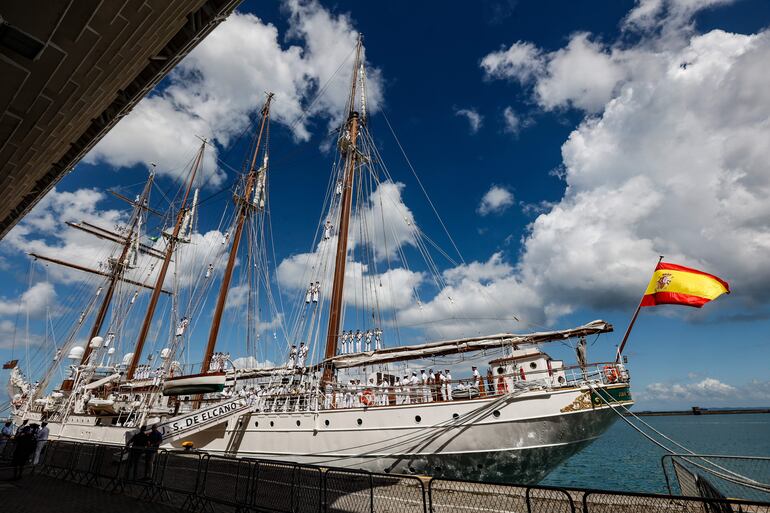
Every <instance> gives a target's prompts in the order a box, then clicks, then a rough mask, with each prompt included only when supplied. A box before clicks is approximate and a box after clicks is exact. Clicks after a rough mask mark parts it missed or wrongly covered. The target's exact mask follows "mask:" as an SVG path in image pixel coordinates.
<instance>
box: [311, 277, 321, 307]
mask: <svg viewBox="0 0 770 513" xmlns="http://www.w3.org/2000/svg"><path fill="white" fill-rule="evenodd" d="M320 294H321V282H320V281H317V282H315V286H314V287H313V303H318V297H319V295H320Z"/></svg>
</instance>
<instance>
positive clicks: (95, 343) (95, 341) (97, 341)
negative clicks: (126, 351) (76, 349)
mask: <svg viewBox="0 0 770 513" xmlns="http://www.w3.org/2000/svg"><path fill="white" fill-rule="evenodd" d="M103 344H104V339H103V338H102V337H94V338H92V339H91V348H92V349H97V348H99V347H102V345H103Z"/></svg>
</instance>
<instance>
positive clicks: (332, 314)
mask: <svg viewBox="0 0 770 513" xmlns="http://www.w3.org/2000/svg"><path fill="white" fill-rule="evenodd" d="M362 43H363V38H362V37H361V35H359V36H358V42H357V44H356V59H355V63H354V64H353V79H352V81H351V84H350V98H349V100H348V120H347V123H346V124H347V127H346V133H344V134H343V136H342V137H343V138H345V137H349V140H348V141H347V142H346V143H345V145H344V146H343V147H344V148H345V150H346V156H345V174H344V177H343V181H342V200H341V209H340V220H339V230H338V234H337V254H336V257H335V261H334V279H333V281H332V295H331V301H330V305H329V325H328V328H327V330H326V352H325V355H324V359H325V360H327V361H328V360H329V359H330V358H332V357H334V355H335V354H336V352H337V339H338V337H339V331H340V323H341V321H342V294H343V290H344V286H345V264H346V262H347V253H348V227H349V225H350V211H351V208H352V203H353V183H354V178H355V170H356V163H357V161H358V152H357V147H356V141H357V138H358V125H359V118H358V112H356V111H355V110H354V109H355V99H356V82H357V81H358V68H359V66H360V62H361V47H362ZM332 373H333V369H332V367H331V365H328V364H327V365H326V366H325V367H324V372H323V377H322V382H323V383H329V382H330V381H331V380H332Z"/></svg>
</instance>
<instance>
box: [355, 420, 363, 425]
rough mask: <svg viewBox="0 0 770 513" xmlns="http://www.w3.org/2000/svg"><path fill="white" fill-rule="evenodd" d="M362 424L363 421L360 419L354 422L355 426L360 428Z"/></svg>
mask: <svg viewBox="0 0 770 513" xmlns="http://www.w3.org/2000/svg"><path fill="white" fill-rule="evenodd" d="M363 423H364V421H363V420H361V419H358V420H357V421H356V424H358V425H359V426H360V425H361V424H363Z"/></svg>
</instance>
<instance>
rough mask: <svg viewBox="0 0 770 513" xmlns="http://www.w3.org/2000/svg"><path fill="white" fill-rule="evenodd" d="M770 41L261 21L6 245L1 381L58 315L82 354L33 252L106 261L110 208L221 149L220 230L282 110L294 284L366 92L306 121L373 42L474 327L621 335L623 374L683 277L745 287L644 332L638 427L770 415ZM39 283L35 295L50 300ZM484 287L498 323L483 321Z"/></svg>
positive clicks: (476, 14)
mask: <svg viewBox="0 0 770 513" xmlns="http://www.w3.org/2000/svg"><path fill="white" fill-rule="evenodd" d="M768 23H770V4H768V3H767V2H764V1H760V0H742V1H730V0H699V1H695V2H691V1H684V0H663V1H652V0H640V1H638V2H637V1H599V0H597V1H594V2H588V3H582V2H564V1H549V2H527V1H515V0H509V1H501V2H491V1H490V2H478V3H473V4H468V3H466V2H462V3H461V2H442V3H441V8H437V4H432V3H419V2H410V3H406V2H383V3H374V4H367V5H364V4H362V3H360V2H336V3H326V2H321V3H316V2H298V1H287V2H282V3H279V2H271V3H264V2H249V1H247V2H244V3H243V4H242V5H241V6H240V7H239V9H238V14H236V15H234V16H233V17H231V19H230V20H228V21H227V22H225V23H223V24H222V25H221V26H220V27H219V28H218V29H217V30H216V31H215V32H214V33H213V34H212V35H211V37H210V38H209V39H208V40H207V41H205V42H204V43H202V45H201V47H199V48H198V49H196V50H195V52H193V54H192V55H191V56H190V57H189V58H187V59H186V60H185V61H184V62H183V63H182V65H181V68H179V69H178V70H177V71H175V73H174V74H173V75H172V76H171V77H169V78H167V79H166V80H164V82H163V83H162V84H161V85H160V86H159V88H158V90H156V91H155V92H154V93H153V95H152V96H151V97H150V98H149V99H148V100H145V101H143V102H142V103H141V104H140V106H138V107H137V108H136V109H135V111H134V112H133V113H132V114H131V115H130V116H128V117H127V118H126V120H124V121H123V122H121V123H120V124H119V125H118V126H117V127H116V128H115V130H113V132H111V133H110V134H109V135H108V136H107V137H106V138H105V139H104V141H102V143H100V144H99V146H97V147H96V148H95V149H94V150H93V152H92V153H91V154H90V155H89V156H88V157H87V158H86V160H85V161H84V162H83V163H81V164H79V165H78V166H77V167H76V169H75V171H74V172H73V173H71V174H69V175H67V176H66V177H65V178H64V179H62V181H61V182H60V183H59V184H58V185H57V188H56V190H55V191H54V192H52V193H51V195H50V197H49V198H47V200H45V201H44V202H43V203H42V204H41V205H40V206H39V207H38V208H37V209H36V211H35V212H34V213H33V215H32V216H30V219H29V220H28V221H26V222H25V223H24V224H23V225H22V226H20V227H19V228H17V229H16V230H15V231H14V232H12V234H11V235H10V236H9V237H7V238H6V240H4V241H2V242H0V257H1V258H2V264H3V265H2V269H0V277H1V278H2V283H3V284H4V286H3V288H2V292H1V293H0V296H1V297H2V301H0V323H1V324H0V328H1V329H2V333H3V336H4V341H3V342H2V344H0V358H2V359H8V358H10V357H11V355H13V356H14V357H18V356H19V355H23V357H26V355H25V353H24V351H23V350H21V348H23V347H24V340H23V338H24V333H25V332H26V327H25V326H26V324H25V323H26V314H25V313H22V314H20V315H19V312H26V310H27V309H30V308H31V309H33V310H36V312H33V314H32V315H31V320H30V332H31V333H32V334H33V338H34V340H35V343H36V344H43V346H45V344H47V343H48V342H47V341H43V342H41V340H42V337H43V336H42V333H43V325H44V322H43V320H44V319H45V315H44V313H41V312H44V311H45V307H44V306H41V305H49V306H51V309H52V310H56V311H57V312H60V313H58V314H56V315H54V317H56V318H55V319H53V320H52V323H53V324H54V325H55V326H57V328H55V331H56V330H57V329H58V330H62V329H63V326H65V325H66V323H65V318H67V319H71V318H72V317H73V316H74V317H77V312H76V311H75V310H76V309H77V308H68V309H65V310H62V309H61V305H60V304H59V305H58V306H55V305H54V304H55V303H56V302H57V301H58V302H59V303H61V302H62V301H63V300H64V299H65V298H71V297H74V295H75V293H76V292H77V291H80V289H79V288H78V287H81V288H84V287H85V284H84V282H83V281H82V280H80V279H78V278H76V277H75V276H74V275H72V274H66V275H65V274H61V273H58V274H57V272H56V271H53V272H52V275H51V277H50V278H49V280H50V286H49V287H48V288H45V287H43V286H39V287H38V289H36V293H37V294H36V295H30V294H28V296H27V298H26V299H25V300H22V295H23V294H24V292H25V290H27V288H28V287H29V284H30V277H29V272H28V270H29V261H28V259H27V258H26V257H25V256H24V252H25V251H30V250H32V249H36V250H39V251H40V252H41V253H44V252H46V251H48V252H49V253H48V254H51V252H55V253H59V254H61V255H64V256H67V257H73V258H77V257H81V258H82V259H83V260H82V261H83V263H87V262H88V259H89V257H90V258H91V260H93V256H94V255H95V254H97V253H98V252H99V251H100V250H99V249H98V248H97V247H83V246H82V244H83V240H84V239H82V235H72V234H69V235H68V234H67V233H66V232H62V231H60V230H59V228H58V225H57V223H55V222H54V221H58V220H70V219H71V220H78V219H79V218H80V217H88V218H90V219H94V220H99V221H103V222H105V223H114V222H118V221H119V220H120V219H121V217H120V216H121V214H120V213H119V212H120V210H119V209H123V205H122V204H121V203H120V202H119V201H117V200H115V199H114V198H112V197H111V196H109V195H106V194H104V192H103V191H104V190H105V189H108V188H116V187H120V188H121V190H123V191H124V192H125V193H126V194H135V193H136V190H137V188H136V185H135V184H138V183H139V182H141V181H142V180H143V179H144V177H145V175H146V172H145V168H146V166H145V165H144V164H143V163H146V162H148V161H155V162H158V164H159V171H160V173H159V174H160V176H159V179H158V183H159V186H160V188H161V189H163V190H165V191H173V190H175V188H176V187H177V186H178V180H177V181H175V180H174V179H175V178H178V177H179V176H180V173H181V170H182V169H183V167H184V163H185V162H186V161H187V160H188V159H190V158H191V157H192V155H193V154H194V152H195V150H196V144H197V143H196V139H195V137H194V135H196V134H200V135H205V136H207V137H209V138H213V139H214V141H215V143H216V152H217V156H218V159H219V161H218V162H215V161H214V160H213V158H212V157H213V154H212V152H210V153H209V155H210V156H209V159H210V160H209V161H208V163H207V167H206V176H207V180H206V183H207V185H206V186H205V187H204V188H203V190H202V191H201V196H202V197H204V198H206V197H209V196H213V197H212V198H211V199H210V200H208V201H207V202H206V209H207V211H211V212H215V213H213V214H207V215H206V216H205V217H203V216H202V217H201V219H200V221H199V227H198V229H199V231H200V232H201V233H205V232H207V231H210V230H214V229H216V228H217V222H218V220H219V214H218V213H216V212H217V211H218V210H221V209H222V208H224V206H225V205H226V204H227V202H228V201H230V194H229V193H227V192H224V193H222V192H221V191H226V190H227V189H228V188H229V186H230V185H231V184H232V181H233V178H234V172H233V169H237V168H239V167H240V163H241V159H242V156H243V153H244V151H245V144H244V141H245V139H244V138H243V137H240V135H241V134H242V133H243V131H244V129H245V128H247V120H248V118H249V117H251V118H252V120H253V116H254V112H255V111H256V110H257V109H258V108H259V104H260V102H261V96H262V93H263V91H265V90H267V89H270V90H273V91H275V92H276V103H275V105H274V122H273V125H272V129H271V139H270V148H271V171H270V172H271V176H270V194H271V198H272V201H271V216H272V219H273V225H274V228H275V230H276V236H275V244H276V248H275V250H276V263H281V262H284V261H286V260H287V259H290V258H291V257H292V255H296V254H298V253H304V252H307V251H309V250H311V249H312V248H311V246H310V245H311V241H312V237H313V233H314V232H315V230H316V229H317V226H316V224H315V223H316V220H317V219H318V216H319V210H320V208H321V205H322V201H323V195H324V190H325V187H326V184H327V180H328V176H329V170H330V168H331V163H332V160H333V153H332V152H330V151H329V150H328V142H329V140H330V139H329V133H330V131H331V130H332V129H333V128H334V127H335V126H336V124H335V123H337V122H338V121H339V116H340V115H341V107H342V104H343V102H344V94H345V91H344V84H345V80H344V78H345V77H344V76H342V75H344V73H345V72H341V73H338V74H336V75H334V78H333V79H332V81H331V82H330V88H329V90H330V92H329V93H327V94H325V95H324V96H323V97H322V99H321V101H320V102H318V103H317V104H315V105H314V110H313V111H312V112H311V113H309V114H308V115H307V116H305V117H300V114H301V112H302V110H303V108H306V107H307V105H308V103H309V101H310V100H311V99H312V98H313V97H314V96H315V94H316V93H317V91H318V88H319V85H321V84H324V83H325V82H326V81H327V80H328V79H329V78H330V76H332V75H333V74H334V72H335V70H336V69H337V68H338V67H339V66H340V65H341V64H344V63H345V61H346V58H347V57H348V56H349V51H350V48H351V41H353V40H354V38H355V33H356V31H360V32H362V33H363V34H364V36H365V46H366V59H367V62H368V66H369V70H370V77H369V80H370V82H369V83H370V88H371V90H370V93H371V98H370V100H371V106H372V111H373V115H372V117H371V122H370V130H371V132H372V134H373V136H374V138H375V141H376V142H377V144H378V146H379V147H380V149H381V151H382V153H383V157H384V160H385V161H386V162H387V163H388V168H389V169H390V172H391V173H392V175H393V176H394V179H395V180H396V181H398V182H400V183H402V184H403V187H402V188H401V189H400V192H401V197H400V199H401V200H403V202H404V203H405V204H406V205H407V206H408V208H409V209H410V211H411V212H412V213H413V215H414V218H415V220H416V222H417V224H418V225H419V226H420V227H421V228H422V229H423V230H424V231H425V232H426V233H428V234H430V236H431V237H432V238H433V239H435V240H436V241H437V242H438V243H439V244H440V245H441V246H442V247H443V248H444V249H446V250H447V251H450V250H451V244H450V242H449V241H448V240H447V238H446V237H445V236H444V235H443V231H442V229H441V227H440V225H439V224H438V223H437V221H436V218H435V216H434V215H433V214H432V211H431V207H430V205H429V204H428V202H427V201H426V200H425V198H424V196H423V195H422V193H421V192H420V189H419V186H418V184H417V183H416V181H415V179H414V177H413V176H412V175H411V172H410V170H409V169H408V167H407V166H406V165H405V163H404V160H403V157H402V156H401V154H400V151H399V149H398V147H397V145H396V143H395V141H394V139H393V138H392V136H391V135H390V131H389V129H388V126H387V124H386V122H385V119H384V117H383V115H382V114H383V113H384V114H385V115H386V116H387V119H388V120H389V121H390V123H391V124H392V125H393V127H394V129H395V131H396V133H397V135H398V138H399V140H400V141H401V143H402V144H403V146H404V148H405V150H406V153H407V154H408V157H409V159H410V160H411V162H412V164H413V165H414V168H415V169H416V170H417V173H418V174H419V176H420V179H421V180H422V182H423V185H424V186H425V188H426V189H427V190H428V191H429V194H430V197H431V200H432V201H433V203H434V204H435V206H436V208H437V210H438V211H439V213H440V215H441V218H442V219H443V221H444V223H445V224H446V226H447V227H448V229H449V231H450V233H451V235H452V237H453V238H454V240H455V242H456V243H457V245H458V247H459V248H460V250H461V253H462V256H463V258H464V261H465V262H466V263H467V264H468V265H465V266H456V265H453V264H452V263H450V262H448V261H446V260H442V261H439V266H440V267H441V270H442V271H444V272H449V273H452V268H455V269H454V276H455V279H454V281H452V280H448V281H450V282H451V283H449V284H448V285H447V286H448V287H449V289H448V290H449V291H450V292H451V294H453V296H454V297H455V299H456V301H457V302H458V304H459V305H462V306H463V308H465V309H466V310H464V311H467V312H469V313H468V315H469V316H473V315H476V316H478V317H484V315H483V314H484V313H485V312H490V313H489V316H505V317H508V316H510V315H512V314H513V315H517V316H518V317H520V318H522V319H526V320H528V322H529V325H523V324H520V325H516V324H513V323H512V324H511V325H510V326H509V327H508V329H510V330H511V331H529V330H530V329H532V327H533V326H543V325H547V326H564V327H569V326H573V325H577V324H581V323H583V322H586V321H589V320H592V319H595V318H603V319H606V320H608V321H610V322H612V323H613V324H614V325H615V326H616V328H617V331H616V333H615V334H612V335H609V336H604V337H602V338H600V340H599V342H598V343H597V344H596V345H594V346H592V347H591V352H592V354H594V355H597V356H598V357H600V358H601V359H609V358H610V357H611V355H612V352H613V350H614V346H615V344H617V341H618V340H619V339H620V337H621V336H622V332H623V330H624V329H625V326H626V324H627V322H628V319H629V318H630V316H631V314H632V313H633V309H634V307H635V304H636V302H637V301H638V297H639V295H640V294H641V293H642V291H643V290H644V287H645V285H646V281H647V280H648V277H649V274H650V272H651V269H652V267H653V266H654V263H655V261H656V260H655V258H656V256H657V255H658V254H665V255H666V256H667V257H668V258H667V259H668V260H670V261H673V262H676V263H680V264H683V265H691V266H694V267H699V268H702V269H703V270H705V271H708V272H712V273H715V274H717V275H719V276H721V277H723V278H724V279H726V280H728V281H730V283H731V285H732V288H733V294H731V295H730V296H726V297H722V298H720V299H719V300H717V301H716V302H714V303H712V304H709V305H707V306H706V307H705V308H703V309H702V310H701V311H694V310H690V309H684V308H678V307H659V308H658V309H645V310H644V311H643V312H642V314H641V315H640V318H639V321H638V322H637V326H636V328H635V330H634V332H633V334H632V337H631V341H630V346H629V349H628V351H627V354H628V355H629V358H630V362H631V363H630V368H631V371H632V376H633V379H634V389H635V393H636V395H637V397H638V398H639V407H640V408H676V407H688V406H690V405H694V404H698V405H701V406H719V405H768V404H770V381H768V378H767V369H768V363H770V349H769V348H770V344H769V342H770V341H769V340H768V335H767V332H768V327H770V323H768V301H770V295H768V293H767V287H766V285H770V266H768V264H767V263H766V255H767V251H768V250H770V242H768V240H769V239H770V234H769V233H768V227H767V215H768V214H770V212H767V209H768V207H767V206H766V204H767V203H768V202H767V195H768V193H769V192H770V169H769V168H768V164H767V162H770V159H768V158H767V157H768V156H770V155H768V151H769V150H768V149H767V144H766V141H767V136H768V135H770V134H769V133H768V131H769V129H768V124H770V123H769V121H768V120H769V119H770V93H768V92H767V91H770V87H767V86H768V85H769V84H767V81H768V79H767V75H766V73H764V72H763V69H764V68H763V64H762V63H763V62H766V58H767V57H768V55H770V51H769V50H768V48H770V36H768V33H766V32H765V31H766V29H767V25H768ZM763 59H765V60H764V61H763ZM345 69H346V70H347V67H346V68H345ZM68 193H69V194H68ZM485 197H486V198H487V202H486V203H484V198H485ZM108 225H109V224H108ZM407 250H409V248H407ZM79 253H81V254H79ZM474 262H475V263H476V264H475V267H474V264H473V263H474ZM40 269H42V268H37V270H36V271H35V272H36V274H35V275H34V276H33V277H32V279H31V282H32V284H33V285H34V284H38V283H40V282H42V281H45V280H44V278H43V274H42V273H43V271H41V270H40ZM284 285H286V284H284ZM286 286H287V287H288V285H286ZM478 287H484V288H485V290H487V291H488V292H489V294H490V297H492V299H491V303H492V304H490V302H489V300H487V302H481V303H480V302H478V301H475V299H474V298H475V297H476V295H475V294H474V291H475V290H477V289H478ZM288 288H290V287H288ZM422 288H424V294H425V295H424V296H423V297H424V299H425V302H426V305H425V310H424V312H423V314H422V315H427V316H431V315H433V316H434V318H436V319H438V318H442V316H443V315H444V312H445V310H446V305H443V304H442V303H441V302H440V299H439V298H440V296H441V294H440V293H438V291H436V290H433V291H432V292H431V291H429V290H428V288H427V287H422ZM445 292H446V291H445ZM54 294H55V295H54ZM421 294H422V292H421ZM434 295H435V298H434V299H433V300H431V298H433V297H434ZM20 302H22V305H23V308H21V309H20V308H19V303H20ZM402 310H403V315H404V316H405V317H404V318H405V319H409V318H413V317H414V315H413V313H414V312H410V307H408V306H406V307H404V308H403V309H402ZM287 315H288V313H287ZM410 315H411V316H412V317H410ZM465 324H468V323H465ZM465 327H466V328H467V329H468V330H470V332H472V333H474V332H481V331H483V330H492V331H499V323H494V325H490V324H489V323H486V324H485V322H484V321H479V322H477V323H470V325H468V326H465ZM14 333H15V335H14ZM418 335H419V336H429V335H430V334H415V336H418ZM56 336H57V338H64V336H65V334H64V333H57V335H56ZM33 347H37V346H33ZM228 349H230V348H228ZM35 351H36V350H35V349H34V348H33V350H32V353H35ZM40 351H41V352H44V350H42V349H41V350H40ZM232 351H233V352H234V353H236V352H237V350H236V349H235V348H232ZM555 351H556V352H557V353H567V351H566V350H563V349H558V348H556V349H555ZM265 356H267V357H272V358H274V359H275V358H279V357H280V356H275V355H273V356H271V355H270V354H267V355H265ZM31 358H34V354H33V355H32V356H31Z"/></svg>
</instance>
